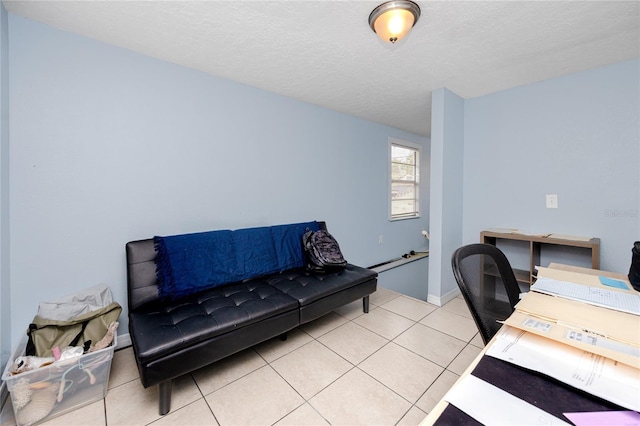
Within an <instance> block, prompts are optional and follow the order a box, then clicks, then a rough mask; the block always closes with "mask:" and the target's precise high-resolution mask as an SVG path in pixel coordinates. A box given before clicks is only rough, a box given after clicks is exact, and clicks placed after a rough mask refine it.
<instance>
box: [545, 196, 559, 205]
mask: <svg viewBox="0 0 640 426" xmlns="http://www.w3.org/2000/svg"><path fill="white" fill-rule="evenodd" d="M547 208H548V209H557V208H558V194H547Z"/></svg>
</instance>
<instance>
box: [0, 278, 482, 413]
mask: <svg viewBox="0 0 640 426" xmlns="http://www.w3.org/2000/svg"><path fill="white" fill-rule="evenodd" d="M482 347H483V344H482V340H481V339H480V336H479V335H478V333H477V329H476V327H475V324H474V323H473V320H472V319H471V315H470V314H469V311H468V309H467V307H466V305H465V303H464V301H463V300H462V299H461V298H456V299H454V300H452V301H451V302H449V303H448V304H446V305H445V306H443V307H441V308H439V307H437V306H434V305H431V304H429V303H426V302H422V301H419V300H416V299H413V298H410V297H407V296H404V295H401V294H399V293H396V292H393V291H390V290H387V289H384V288H379V289H378V291H377V292H376V293H375V294H373V295H372V296H371V309H370V312H369V313H368V314H363V313H362V303H361V302H360V301H357V302H354V303H352V304H349V305H347V306H344V307H342V308H340V309H337V310H336V311H334V312H332V313H330V314H328V315H326V316H324V317H322V318H320V319H318V320H316V321H314V322H312V323H309V324H306V325H304V326H301V327H299V328H298V329H296V330H293V331H291V332H290V333H289V338H288V339H287V340H286V341H285V342H282V341H280V340H279V339H274V340H271V341H268V342H265V343H263V344H260V345H258V346H256V347H254V348H251V349H248V350H245V351H243V352H241V353H238V354H236V355H234V356H231V357H229V358H227V359H225V360H222V361H220V362H217V363H215V364H213V365H211V366H208V367H205V368H203V369H200V370H198V371H195V372H194V373H192V374H190V375H186V376H183V377H181V378H179V379H177V380H175V381H174V388H173V389H174V390H173V397H172V404H171V412H170V413H169V414H167V415H166V416H160V415H158V395H157V389H156V387H152V388H149V389H144V388H143V387H142V385H141V384H140V380H139V379H138V371H137V369H136V366H135V362H134V358H133V354H132V350H131V348H130V347H128V348H124V349H121V350H117V351H116V352H115V355H114V359H113V363H112V369H111V376H110V379H109V384H108V391H107V396H106V398H105V399H103V400H100V401H97V402H94V403H92V404H90V405H87V406H84V407H82V408H79V409H77V410H75V411H73V412H70V413H68V414H65V415H62V416H60V417H56V418H54V419H51V420H49V421H47V422H45V423H43V424H45V425H48V426H53V425H65V426H69V425H83V426H90V425H101V426H105V425H108V426H116V425H151V424H153V425H154V426H162V425H189V426H191V425H417V424H419V423H420V422H421V421H422V420H423V419H424V418H425V416H426V415H427V414H428V412H429V410H431V409H432V408H433V406H434V405H435V404H436V402H437V401H438V400H439V399H440V398H441V397H442V396H443V395H444V393H445V392H446V391H447V390H448V389H449V387H450V386H451V385H452V384H453V383H454V382H455V380H456V379H457V378H458V376H459V375H460V374H461V373H462V372H463V371H464V370H465V369H466V368H467V366H468V365H469V364H470V363H471V361H472V360H473V359H474V358H475V357H476V355H477V354H478V353H480V351H481V349H482ZM9 425H15V420H14V417H13V411H12V407H11V401H10V399H9V401H8V402H7V403H6V404H5V407H3V410H2V426H9Z"/></svg>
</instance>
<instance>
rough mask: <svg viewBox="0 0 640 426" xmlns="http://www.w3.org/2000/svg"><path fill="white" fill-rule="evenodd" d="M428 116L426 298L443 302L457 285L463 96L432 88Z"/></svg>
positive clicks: (460, 217) (455, 292)
mask: <svg viewBox="0 0 640 426" xmlns="http://www.w3.org/2000/svg"><path fill="white" fill-rule="evenodd" d="M431 117H432V119H431V179H430V181H431V194H430V203H431V209H430V213H429V217H430V220H431V223H430V225H429V226H430V228H431V241H430V242H429V243H430V250H429V253H430V254H429V296H428V298H427V300H428V301H429V302H431V303H434V304H436V305H443V304H445V303H446V302H448V301H449V300H450V299H452V298H453V297H455V296H456V295H457V288H458V287H457V285H456V282H455V279H454V277H453V273H452V271H451V261H450V259H451V253H453V251H454V250H455V249H456V248H458V247H460V245H461V241H462V217H463V209H462V193H463V191H462V189H463V188H462V185H463V182H462V176H463V145H464V100H463V99H462V98H460V97H458V96H456V95H455V94H454V93H453V92H451V91H450V90H447V89H438V90H435V91H434V92H433V94H432V115H431Z"/></svg>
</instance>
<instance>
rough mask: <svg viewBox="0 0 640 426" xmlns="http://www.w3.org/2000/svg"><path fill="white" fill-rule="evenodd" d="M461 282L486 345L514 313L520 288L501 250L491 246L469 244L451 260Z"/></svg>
mask: <svg viewBox="0 0 640 426" xmlns="http://www.w3.org/2000/svg"><path fill="white" fill-rule="evenodd" d="M451 266H452V267H453V275H454V276H455V278H456V281H457V282H458V286H459V287H460V291H461V292H462V296H463V297H464V300H465V302H466V303H467V306H468V307H469V310H470V311H471V315H472V316H473V319H474V321H475V322H476V325H477V326H478V329H479V330H480V335H481V336H482V340H483V341H484V343H485V344H486V343H487V342H488V341H489V340H491V338H492V337H493V336H494V335H495V334H496V332H497V331H498V330H499V329H500V327H501V326H502V325H501V324H500V323H498V322H497V320H505V319H507V318H508V317H509V316H510V315H511V314H512V313H513V311H514V307H515V305H516V303H518V300H519V295H520V287H519V286H518V282H517V281H516V277H515V275H514V273H513V269H511V265H510V264H509V261H508V260H507V257H506V256H505V255H504V253H503V252H502V251H500V249H498V248H497V247H496V246H493V245H491V244H469V245H466V246H463V247H460V248H459V249H457V250H456V251H455V252H453V255H452V256H451Z"/></svg>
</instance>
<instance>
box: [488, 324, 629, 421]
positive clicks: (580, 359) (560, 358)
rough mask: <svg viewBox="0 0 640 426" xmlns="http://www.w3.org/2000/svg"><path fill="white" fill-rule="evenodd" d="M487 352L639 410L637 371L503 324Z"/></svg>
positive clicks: (622, 405)
mask: <svg viewBox="0 0 640 426" xmlns="http://www.w3.org/2000/svg"><path fill="white" fill-rule="evenodd" d="M487 355H490V356H492V357H495V358H498V359H501V360H504V361H507V362H511V363H513V364H516V365H519V366H521V367H524V368H528V369H530V370H534V371H539V372H541V373H543V374H546V375H547V376H550V377H553V378H554V379H557V380H560V381H561V382H563V383H566V384H568V385H570V386H573V387H575V388H577V389H580V390H583V391H586V392H588V393H590V394H592V395H596V396H598V397H600V398H603V399H606V400H607V401H610V402H613V403H614V404H617V405H620V406H621V407H624V408H628V409H630V410H634V411H640V398H639V397H638V396H639V395H640V370H639V369H638V368H634V367H631V366H628V365H625V364H621V363H618V362H615V361H614V360H612V359H609V358H606V357H603V356H599V355H596V354H593V353H591V352H587V351H583V350H580V349H577V348H574V347H572V346H569V345H563V344H560V343H554V342H553V341H550V340H549V339H545V338H544V337H540V336H537V335H535V334H533V333H527V332H525V331H523V330H518V329H515V328H512V327H503V328H501V329H500V331H499V332H498V334H497V335H496V340H495V341H494V342H493V344H492V345H491V346H490V347H489V349H488V351H487Z"/></svg>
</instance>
